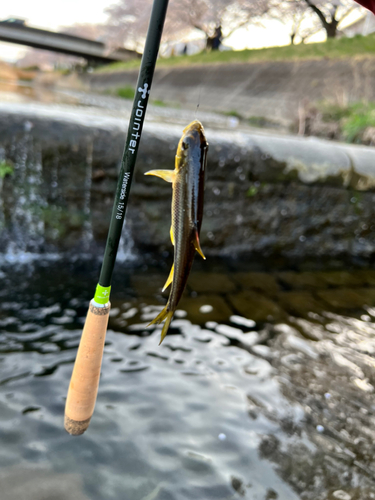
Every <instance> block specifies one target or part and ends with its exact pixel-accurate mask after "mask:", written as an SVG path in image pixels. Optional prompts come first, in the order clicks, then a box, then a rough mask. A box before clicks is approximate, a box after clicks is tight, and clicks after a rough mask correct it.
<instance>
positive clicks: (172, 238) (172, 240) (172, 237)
mask: <svg viewBox="0 0 375 500" xmlns="http://www.w3.org/2000/svg"><path fill="white" fill-rule="evenodd" d="M169 233H170V235H171V242H172V245H173V246H174V236H173V227H172V226H171V230H170V231H169Z"/></svg>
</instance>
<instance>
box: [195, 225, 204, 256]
mask: <svg viewBox="0 0 375 500" xmlns="http://www.w3.org/2000/svg"><path fill="white" fill-rule="evenodd" d="M193 244H194V248H195V250H196V251H197V252H198V253H199V255H200V256H201V257H202V259H204V260H206V257H205V255H204V253H203V251H202V249H201V245H200V243H199V234H198V231H197V230H195V238H194V240H193Z"/></svg>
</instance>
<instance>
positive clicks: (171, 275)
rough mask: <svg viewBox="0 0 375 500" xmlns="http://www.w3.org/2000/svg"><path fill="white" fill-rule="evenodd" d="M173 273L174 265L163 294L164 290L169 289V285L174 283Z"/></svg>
mask: <svg viewBox="0 0 375 500" xmlns="http://www.w3.org/2000/svg"><path fill="white" fill-rule="evenodd" d="M173 271H174V264H172V269H171V272H170V273H169V276H168V279H167V281H166V282H165V285H164V287H163V290H162V292H164V290H166V289H167V288H168V287H169V285H170V284H171V283H172V281H173Z"/></svg>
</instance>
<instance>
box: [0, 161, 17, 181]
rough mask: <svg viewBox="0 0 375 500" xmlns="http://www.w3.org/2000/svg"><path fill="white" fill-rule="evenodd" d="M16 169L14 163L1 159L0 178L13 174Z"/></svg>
mask: <svg viewBox="0 0 375 500" xmlns="http://www.w3.org/2000/svg"><path fill="white" fill-rule="evenodd" d="M13 171H14V168H13V165H12V164H11V163H9V162H7V161H6V160H1V161H0V179H3V178H4V177H5V176H6V175H12V174H13Z"/></svg>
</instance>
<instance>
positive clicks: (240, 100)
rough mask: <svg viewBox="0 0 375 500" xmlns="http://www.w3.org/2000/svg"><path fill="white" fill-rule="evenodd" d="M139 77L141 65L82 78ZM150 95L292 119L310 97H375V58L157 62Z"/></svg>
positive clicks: (94, 81)
mask: <svg viewBox="0 0 375 500" xmlns="http://www.w3.org/2000/svg"><path fill="white" fill-rule="evenodd" d="M137 76H138V70H129V71H122V72H114V73H94V74H88V75H85V76H84V77H83V80H84V82H85V83H86V84H88V85H89V86H90V88H91V89H92V90H104V89H110V88H116V87H124V86H127V85H130V86H132V87H133V86H135V85H136V82H137ZM151 98H152V99H159V100H162V101H164V102H166V103H174V104H178V105H181V106H189V107H191V108H193V107H194V106H196V105H197V102H198V100H200V107H201V108H202V109H206V110H216V111H224V112H225V111H226V112H228V111H237V112H238V113H240V114H241V115H242V116H244V117H246V118H248V117H254V116H256V117H258V116H261V117H266V118H268V119H270V120H275V121H278V122H281V123H285V124H290V123H291V122H293V121H295V120H296V119H297V116H298V107H299V106H300V105H301V104H303V103H305V102H306V99H307V100H308V101H309V102H314V101H317V100H323V99H328V100H332V101H333V102H336V103H340V104H345V103H346V102H351V101H361V100H372V101H375V58H374V57H369V58H348V59H340V60H310V61H272V62H257V63H241V64H225V65H224V64H215V65H210V64H206V65H202V66H186V67H157V69H156V72H155V78H154V82H153V87H152V97H151Z"/></svg>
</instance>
